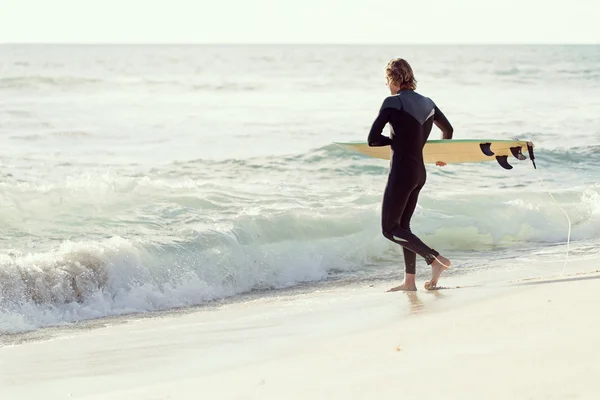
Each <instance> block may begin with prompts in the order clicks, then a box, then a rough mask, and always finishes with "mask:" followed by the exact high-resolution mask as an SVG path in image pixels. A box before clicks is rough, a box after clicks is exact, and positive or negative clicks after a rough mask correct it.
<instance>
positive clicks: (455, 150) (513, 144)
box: [335, 139, 535, 169]
mask: <svg viewBox="0 0 600 400" xmlns="http://www.w3.org/2000/svg"><path fill="white" fill-rule="evenodd" d="M335 143H336V144H337V145H338V146H341V147H343V148H345V149H347V150H350V151H355V152H358V153H361V154H364V155H366V156H369V157H375V158H381V159H384V160H389V159H390V158H391V147H390V146H381V147H369V145H368V144H367V143H366V142H346V143H344V142H335ZM528 146H530V147H528ZM527 153H529V155H530V157H531V160H532V161H533V159H534V157H532V156H533V143H531V142H528V141H524V140H487V139H448V140H445V139H441V140H429V141H427V143H426V144H425V147H424V148H423V158H424V160H425V163H428V164H435V163H436V162H438V161H442V162H444V163H446V164H458V163H469V162H482V161H495V162H498V163H499V164H500V165H501V166H502V167H503V168H506V169H511V168H512V166H510V164H509V163H508V160H511V159H512V160H520V161H522V160H526V159H527V157H526V156H525V154H527ZM534 167H535V163H534Z"/></svg>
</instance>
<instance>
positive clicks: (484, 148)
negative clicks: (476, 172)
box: [479, 143, 494, 157]
mask: <svg viewBox="0 0 600 400" xmlns="http://www.w3.org/2000/svg"><path fill="white" fill-rule="evenodd" d="M491 146H492V144H491V143H479V148H480V149H481V151H482V152H483V154H485V155H486V156H490V157H491V156H493V155H494V152H493V151H492V149H491Z"/></svg>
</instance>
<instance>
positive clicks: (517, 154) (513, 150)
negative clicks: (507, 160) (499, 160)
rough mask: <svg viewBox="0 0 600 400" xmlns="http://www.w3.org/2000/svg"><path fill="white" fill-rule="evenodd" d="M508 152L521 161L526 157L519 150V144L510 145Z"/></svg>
mask: <svg viewBox="0 0 600 400" xmlns="http://www.w3.org/2000/svg"><path fill="white" fill-rule="evenodd" d="M510 152H511V153H512V155H513V157H515V158H516V159H517V160H521V161H523V160H525V159H527V157H525V156H524V155H523V152H522V151H521V146H515V147H511V148H510Z"/></svg>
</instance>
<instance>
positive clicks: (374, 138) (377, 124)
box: [367, 99, 392, 147]
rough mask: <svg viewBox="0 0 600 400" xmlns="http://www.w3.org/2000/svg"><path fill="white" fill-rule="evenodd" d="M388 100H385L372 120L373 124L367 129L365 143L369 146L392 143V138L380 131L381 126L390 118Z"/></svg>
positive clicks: (383, 126)
mask: <svg viewBox="0 0 600 400" xmlns="http://www.w3.org/2000/svg"><path fill="white" fill-rule="evenodd" d="M388 102H389V100H387V99H386V100H385V101H384V102H383V104H382V105H381V108H380V109H379V115H377V118H375V121H373V125H371V130H370V131H369V137H368V138H367V143H368V144H369V146H371V147H376V146H389V145H390V144H392V139H391V138H389V137H387V136H383V135H382V134H381V132H382V131H383V128H385V124H387V123H388V121H389V120H390V108H389V107H388Z"/></svg>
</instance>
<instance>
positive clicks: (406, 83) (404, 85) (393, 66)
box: [385, 58, 417, 90]
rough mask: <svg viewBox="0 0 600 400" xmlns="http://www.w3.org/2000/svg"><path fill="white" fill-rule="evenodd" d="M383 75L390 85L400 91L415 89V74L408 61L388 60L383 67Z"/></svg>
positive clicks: (399, 59) (400, 59) (401, 59)
mask: <svg viewBox="0 0 600 400" xmlns="http://www.w3.org/2000/svg"><path fill="white" fill-rule="evenodd" d="M385 75H386V77H387V78H388V79H389V80H390V82H391V83H393V84H394V85H396V86H398V87H399V88H400V89H401V90H407V89H408V90H415V89H416V88H417V80H416V79H415V74H414V73H413V70H412V68H411V66H410V64H409V63H408V61H406V60H405V59H403V58H395V59H393V60H390V62H388V63H387V65H386V67H385Z"/></svg>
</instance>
